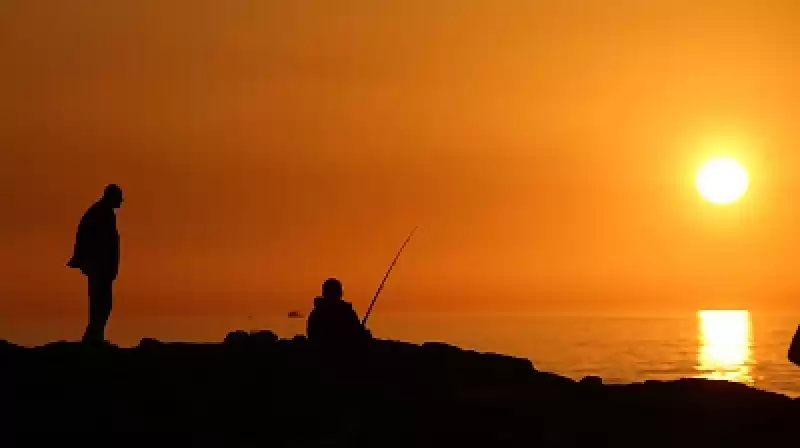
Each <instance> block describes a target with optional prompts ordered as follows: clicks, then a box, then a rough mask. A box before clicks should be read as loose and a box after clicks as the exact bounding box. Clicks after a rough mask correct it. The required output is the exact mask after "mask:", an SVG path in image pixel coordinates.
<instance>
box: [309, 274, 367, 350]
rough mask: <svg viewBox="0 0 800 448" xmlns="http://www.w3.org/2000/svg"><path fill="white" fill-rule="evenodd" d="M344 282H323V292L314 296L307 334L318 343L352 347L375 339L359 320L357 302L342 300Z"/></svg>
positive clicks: (313, 341)
mask: <svg viewBox="0 0 800 448" xmlns="http://www.w3.org/2000/svg"><path fill="white" fill-rule="evenodd" d="M342 295H343V289H342V283H341V282H339V280H336V279H335V278H329V279H328V280H325V283H323V284H322V295H321V296H319V297H317V298H315V299H314V309H313V310H311V313H310V314H309V315H308V323H307V328H306V335H307V337H308V340H309V341H310V342H312V343H315V344H324V345H338V346H352V345H356V344H359V343H361V342H364V341H365V340H368V339H370V338H371V335H370V333H369V331H368V330H366V329H365V328H364V327H363V326H362V325H361V321H360V320H359V319H358V315H357V314H356V312H355V310H354V309H353V305H351V304H350V303H348V302H345V301H344V300H343V299H342Z"/></svg>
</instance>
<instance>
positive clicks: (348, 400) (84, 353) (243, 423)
mask: <svg viewBox="0 0 800 448" xmlns="http://www.w3.org/2000/svg"><path fill="white" fill-rule="evenodd" d="M798 403H800V402H797V401H796V400H792V399H790V398H788V397H786V396H783V395H780V394H775V393H770V392H765V391H761V390H757V389H753V388H751V387H748V386H745V385H741V384H736V383H729V382H724V381H711V380H700V379H684V380H678V381H664V382H655V381H647V382H644V383H636V384H628V385H608V384H603V380H602V379H601V378H597V377H587V378H584V379H583V380H581V381H573V380H571V379H569V378H565V377H561V376H558V375H555V374H551V373H546V372H541V371H538V370H536V369H535V368H534V366H533V364H532V363H531V362H530V361H529V360H526V359H520V358H515V357H510V356H503V355H498V354H487V353H478V352H475V351H469V350H462V349H459V348H457V347H453V346H451V345H447V344H442V343H425V344H422V345H415V344H409V343H403V342H395V341H386V340H376V341H374V342H373V343H372V344H371V345H370V346H369V347H367V348H366V349H365V350H363V351H360V352H358V353H357V354H355V355H351V356H349V357H341V358H338V357H337V356H336V355H331V354H330V353H328V354H325V353H320V352H319V350H318V349H317V348H315V347H314V346H312V345H310V344H309V343H308V342H307V341H306V340H305V338H303V337H297V338H294V339H291V340H285V339H279V338H278V337H277V336H276V335H275V334H274V333H273V332H271V331H258V332H243V331H237V332H233V333H230V334H228V335H227V336H226V337H225V340H224V341H223V342H222V343H221V344H220V343H217V344H201V343H164V342H159V341H156V340H153V339H142V341H141V342H140V344H139V345H138V346H136V347H134V348H118V347H115V346H108V347H102V348H89V347H85V346H83V345H81V344H77V343H69V342H63V341H62V342H56V343H51V344H47V345H45V346H42V347H35V348H22V347H18V346H16V345H13V344H10V343H8V342H4V341H0V409H1V410H2V412H3V414H2V415H1V416H0V417H3V418H2V420H0V421H1V422H3V423H2V425H3V426H0V429H2V430H3V431H2V434H4V435H3V436H2V437H5V438H6V439H4V440H1V441H0V442H1V443H2V444H3V446H16V444H24V445H26V446H33V445H37V446H38V445H44V444H52V445H69V444H71V443H78V444H81V445H86V444H87V443H95V442H100V443H103V444H105V445H112V446H128V445H129V446H162V445H170V446H214V447H218V446H364V447H394V446H397V447H411V446H414V447H417V446H423V447H426V446H430V447H437V448H441V447H447V446H456V447H459V446H482V447H494V446H537V447H541V446H575V447H589V446H614V447H641V446H648V447H653V446H655V447H682V448H683V447H702V448H707V447H709V446H725V447H736V446H742V447H749V448H752V447H755V446H773V445H774V446H793V445H794V442H795V441H796V437H795V435H796V430H795V428H796V425H797V422H798V421H800V420H799V419H798V417H800V412H798V411H799V410H800V408H799V407H798ZM787 444H788V445H787Z"/></svg>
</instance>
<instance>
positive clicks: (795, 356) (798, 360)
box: [789, 325, 800, 367]
mask: <svg viewBox="0 0 800 448" xmlns="http://www.w3.org/2000/svg"><path fill="white" fill-rule="evenodd" d="M789 361H790V362H791V363H792V364H794V365H796V366H798V367H800V325H798V326H797V330H795V332H794V337H792V343H791V344H790V345H789Z"/></svg>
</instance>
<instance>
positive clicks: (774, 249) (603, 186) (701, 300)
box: [0, 0, 800, 317]
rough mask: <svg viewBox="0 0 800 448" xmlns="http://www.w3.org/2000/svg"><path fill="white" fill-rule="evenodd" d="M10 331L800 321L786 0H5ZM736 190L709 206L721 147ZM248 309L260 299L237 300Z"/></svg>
mask: <svg viewBox="0 0 800 448" xmlns="http://www.w3.org/2000/svg"><path fill="white" fill-rule="evenodd" d="M0 55H2V56H1V58H2V59H1V60H2V62H0V68H1V69H0V99H1V100H0V213H2V215H1V216H2V220H0V314H2V315H3V316H6V317H8V316H17V315H19V316H22V315H31V314H34V313H40V314H49V315H70V314H74V315H79V316H82V315H83V313H84V310H85V307H86V303H85V302H86V299H85V285H84V280H83V279H82V278H81V277H80V275H79V274H78V273H76V272H75V271H72V270H69V269H67V268H66V267H65V266H64V265H65V263H66V261H67V259H68V258H69V255H70V253H71V250H72V244H73V238H74V232H75V228H76V225H77V222H78V220H79V218H80V216H81V214H82V213H83V212H84V211H85V209H86V208H87V207H88V206H89V205H90V204H91V203H92V202H93V201H94V200H95V199H96V198H97V197H98V196H99V195H100V194H101V192H102V189H103V187H104V186H105V184H107V183H110V182H116V183H118V184H120V185H121V186H122V188H123V189H124V190H125V194H126V203H125V204H124V206H123V208H122V209H121V210H119V213H118V223H119V228H120V233H121V235H122V268H121V273H120V277H119V279H118V281H117V286H116V288H117V289H116V291H117V305H116V308H115V313H118V314H122V315H138V314H179V315H180V314H189V313H201V314H202V313H205V314H214V313H220V314H221V313H240V312H242V310H244V309H247V310H253V309H257V310H259V312H265V313H271V312H275V313H285V312H286V311H288V310H290V309H301V310H306V309H308V308H309V307H310V306H311V299H312V298H313V297H314V295H316V294H317V293H318V291H319V285H320V284H321V282H322V281H323V280H324V279H325V278H327V277H330V276H335V277H338V278H340V279H341V280H342V281H343V282H344V286H345V294H346V297H347V299H348V300H350V301H352V302H353V303H354V305H355V306H356V309H357V310H358V311H359V312H360V313H363V311H364V310H365V309H366V306H367V304H368V303H369V299H370V298H371V296H372V294H373V292H374V290H375V288H376V287H377V285H378V282H379V281H380V279H381V277H382V276H383V274H384V272H385V270H386V268H387V266H388V263H389V262H390V261H391V259H392V257H393V256H394V254H395V252H396V251H397V249H398V248H399V245H400V244H401V243H402V241H403V239H404V238H405V237H406V235H407V234H408V232H409V231H410V230H411V228H412V227H413V226H414V225H419V226H420V228H419V231H418V233H417V234H416V236H415V238H414V239H413V240H412V241H411V243H410V244H409V246H408V248H407V249H406V252H405V253H404V255H403V258H401V259H400V262H399V264H398V266H397V268H396V269H395V271H394V273H393V276H392V277H391V278H390V280H389V283H388V284H387V286H386V289H385V291H384V294H385V296H384V297H383V298H382V300H383V302H381V304H380V310H382V311H386V312H390V311H428V310H437V311H440V310H452V311H460V310H486V311H494V310H502V311H518V310H519V311H547V310H572V311H575V310H577V311H592V312H595V311H604V310H626V309H643V310H662V309H664V310H669V309H679V308H680V309H684V308H685V309H697V308H702V307H722V308H749V309H756V310H757V309H762V308H764V309H767V308H769V309H786V308H793V309H798V308H800V275H797V274H796V272H797V269H798V268H796V267H795V266H796V261H797V262H798V263H800V261H798V260H797V258H799V257H798V256H797V254H798V252H800V231H798V228H800V201H798V199H797V198H796V195H797V194H798V193H800V184H799V182H800V178H798V176H797V174H796V173H797V170H798V167H800V143H799V142H800V126H798V122H797V117H798V116H800V81H798V80H800V57H798V55H800V4H798V2H796V1H794V0H786V1H778V0H759V1H737V0H727V1H710V0H693V1H682V0H674V1H642V0H604V1H600V0H597V1H589V0H582V1H577V0H551V1H534V0H502V1H490V0H485V1H478V0H402V1H401V0H396V1H390V0H386V1H375V0H336V1H331V0H302V1H298V0H285V1H269V0H262V1H256V0H252V1H224V2H223V1H207V0H202V1H201V0H191V1H189V0H186V1H177V0H176V1H164V0H158V1H144V0H143V1H136V2H121V1H120V2H118V1H113V2H111V1H107V0H92V1H88V0H82V1H70V2H66V1H62V2H56V1H53V2H40V1H30V0H4V1H2V2H0ZM718 154H723V155H730V156H733V157H736V158H737V159H738V160H739V161H740V162H741V163H742V164H743V165H744V166H745V167H746V168H747V170H748V171H749V174H750V177H751V179H750V182H751V184H750V190H749V191H748V192H747V194H746V195H745V196H744V198H742V199H741V200H740V201H738V202H736V203H734V204H731V205H728V206H719V205H714V204H711V203H709V202H708V201H704V200H703V199H702V198H701V197H700V196H699V195H698V193H697V190H696V189H695V185H694V181H695V175H696V172H697V170H698V169H699V167H700V166H701V165H702V163H703V162H704V161H705V160H706V159H708V158H709V157H711V156H714V155H718ZM254 307H255V308H254Z"/></svg>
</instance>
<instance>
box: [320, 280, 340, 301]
mask: <svg viewBox="0 0 800 448" xmlns="http://www.w3.org/2000/svg"><path fill="white" fill-rule="evenodd" d="M343 292H344V291H343V290H342V282H340V281H339V280H336V279H335V278H329V279H327V280H325V283H323V284H322V297H326V298H331V299H337V300H339V299H341V298H342V294H343Z"/></svg>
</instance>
